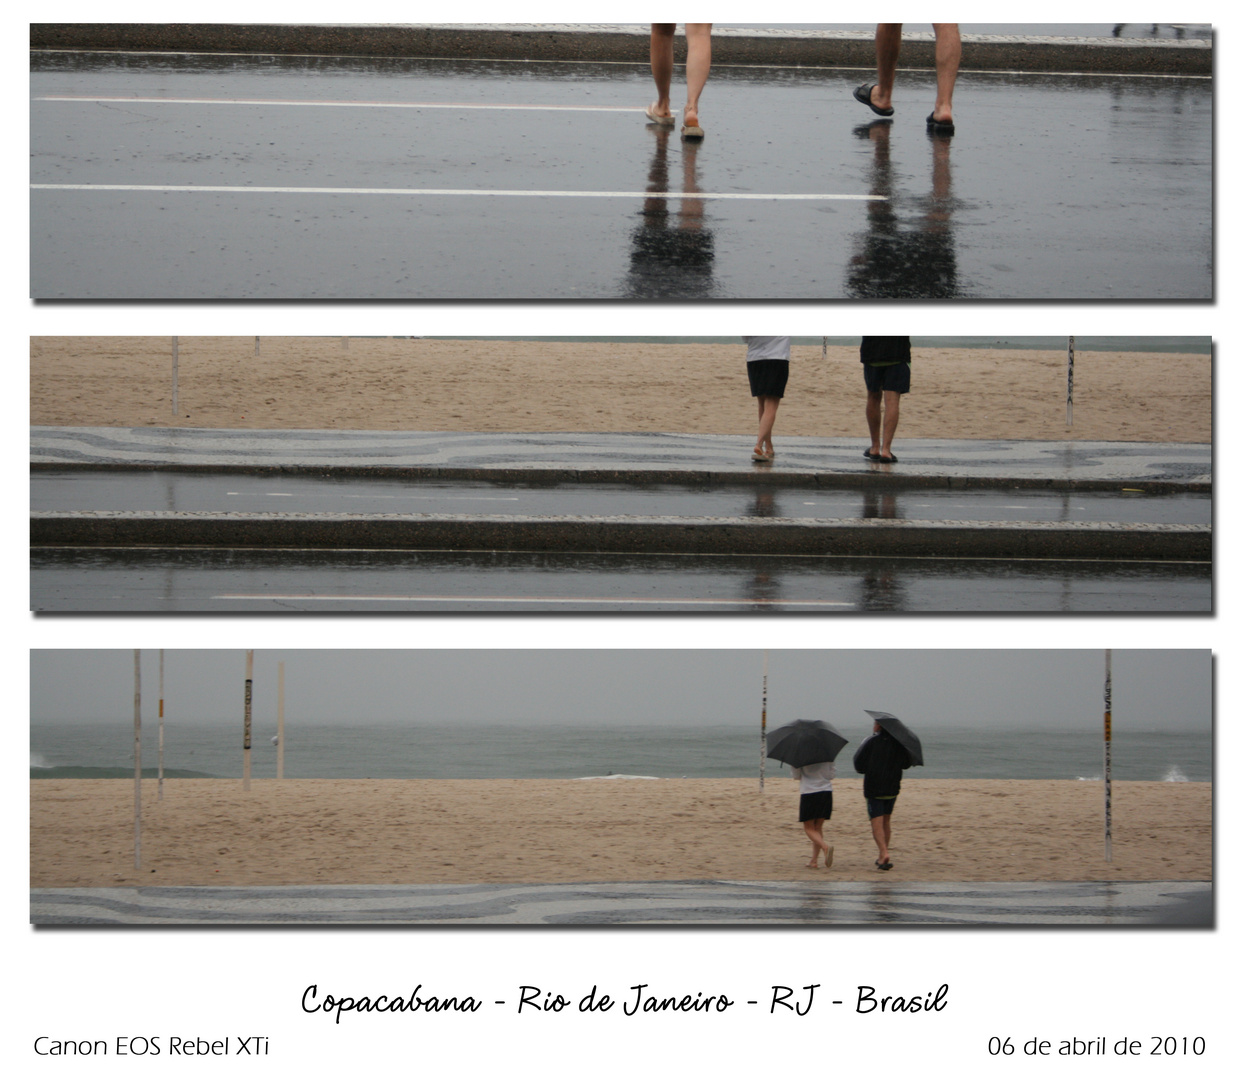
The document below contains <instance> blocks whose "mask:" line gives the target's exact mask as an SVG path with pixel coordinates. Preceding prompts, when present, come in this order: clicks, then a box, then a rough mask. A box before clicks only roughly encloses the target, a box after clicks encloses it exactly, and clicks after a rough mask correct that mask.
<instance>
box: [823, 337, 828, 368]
mask: <svg viewBox="0 0 1248 1080" xmlns="http://www.w3.org/2000/svg"><path fill="white" fill-rule="evenodd" d="M823 362H824V363H825V364H826V363H827V362H828V339H827V338H826V337H825V338H824V339H823Z"/></svg>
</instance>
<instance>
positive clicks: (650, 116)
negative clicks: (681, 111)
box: [646, 105, 676, 127]
mask: <svg viewBox="0 0 1248 1080" xmlns="http://www.w3.org/2000/svg"><path fill="white" fill-rule="evenodd" d="M646 119H647V120H649V121H650V123H652V124H658V125H659V126H660V127H675V126H676V117H674V116H673V115H672V114H671V113H668V114H667V115H666V116H664V115H663V114H662V113H657V112H655V111H654V106H653V105H647V106H646Z"/></svg>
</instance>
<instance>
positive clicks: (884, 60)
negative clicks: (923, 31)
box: [871, 23, 901, 109]
mask: <svg viewBox="0 0 1248 1080" xmlns="http://www.w3.org/2000/svg"><path fill="white" fill-rule="evenodd" d="M900 56H901V23H877V24H876V27H875V80H876V85H875V89H874V90H872V91H871V101H872V103H873V104H875V105H878V106H879V107H880V108H881V109H889V108H892V105H893V80H894V79H895V78H896V77H897V60H898V58H899V57H900Z"/></svg>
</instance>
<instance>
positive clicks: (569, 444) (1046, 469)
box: [30, 427, 1212, 487]
mask: <svg viewBox="0 0 1248 1080" xmlns="http://www.w3.org/2000/svg"><path fill="white" fill-rule="evenodd" d="M30 438H31V443H30V451H31V462H32V464H34V465H36V466H38V465H46V466H59V467H66V466H92V467H97V468H108V467H121V468H126V467H129V468H143V467H146V468H197V469H213V468H220V469H255V470H258V471H259V470H269V469H273V470H298V469H343V470H355V471H364V472H367V471H378V472H384V471H388V470H419V471H432V470H439V469H443V470H456V471H479V472H481V473H482V474H489V473H509V474H515V473H523V472H533V473H539V474H542V475H543V476H544V477H545V478H547V479H556V478H562V477H566V478H567V479H575V478H576V477H577V476H578V475H581V474H604V473H620V472H623V473H636V474H639V475H646V476H649V477H651V478H653V479H655V480H658V479H668V478H670V479H672V480H675V481H679V480H680V479H681V478H690V479H692V478H696V477H698V476H704V475H707V474H713V475H716V476H727V477H732V476H739V477H741V478H742V479H745V478H747V477H748V478H751V479H756V478H757V477H758V476H759V473H760V470H759V469H758V468H757V467H755V466H753V465H752V464H751V463H750V462H749V460H748V453H749V446H748V443H749V439H748V437H743V436H730V435H683V434H631V433H630V434H598V433H595V434H565V433H556V434H481V433H471V434H454V433H447V432H412V433H409V432H368V431H250V430H207V429H185V428H52V427H35V428H32V429H31V436H30ZM862 448H863V440H862V439H820V438H812V437H801V436H793V437H789V438H786V439H783V440H782V441H781V445H780V450H779V454H778V458H777V461H776V462H775V463H773V464H772V466H771V467H770V468H768V469H767V470H766V473H767V476H768V477H769V478H770V479H771V480H773V481H775V482H783V480H784V478H786V477H790V478H810V477H817V476H820V475H826V474H829V473H836V474H848V473H852V474H857V475H862V474H863V473H864V472H867V473H870V468H871V467H870V465H869V463H866V462H864V460H863V458H862ZM898 455H899V457H900V458H901V461H900V463H899V464H898V465H896V466H891V467H888V468H887V471H886V473H885V472H884V470H883V469H881V470H880V471H881V473H884V474H885V475H888V476H889V477H890V478H895V479H897V480H901V481H904V480H905V479H907V478H911V479H919V478H926V479H932V478H943V479H953V480H956V479H963V480H976V481H989V480H994V479H997V480H1002V481H1006V482H1009V481H1014V482H1054V483H1059V484H1079V483H1096V482H1130V481H1137V482H1154V483H1158V482H1160V483H1170V484H1175V485H1178V486H1190V487H1202V486H1203V487H1207V486H1208V485H1209V484H1210V483H1211V480H1212V454H1211V448H1210V447H1209V445H1207V444H1189V443H1128V442H1121V443H1118V442H1007V441H990V440H939V439H913V440H905V441H904V442H903V443H900V444H899V445H898Z"/></svg>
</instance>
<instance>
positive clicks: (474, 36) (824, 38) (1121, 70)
mask: <svg viewBox="0 0 1248 1080" xmlns="http://www.w3.org/2000/svg"><path fill="white" fill-rule="evenodd" d="M1021 25H1025V24H1021ZM905 42H906V44H905V46H904V51H903V54H902V64H903V67H905V68H909V69H932V68H934V66H935V60H934V53H935V48H934V44H933V41H932V35H931V34H930V33H925V34H907V35H906V37H905ZM30 47H31V48H32V49H39V50H58V49H66V50H84V49H86V50H104V51H120V50H126V51H151V52H229V53H263V54H266V55H274V54H277V55H282V54H285V55H295V54H302V55H318V56H377V57H404V58H436V59H455V60H534V61H583V62H598V63H601V62H616V63H634V64H643V65H644V64H648V63H649V38H648V34H647V31H646V30H645V28H644V27H641V26H622V25H614V26H613V25H606V24H595V25H592V26H583V25H579V24H531V23H516V24H511V25H484V24H482V25H462V24H461V25H447V24H438V25H324V26H321V25H294V24H274V23H269V24H264V23H258V24H254V25H230V24H226V23H32V24H31V27H30ZM714 49H715V63H716V64H717V65H721V66H723V65H733V64H743V65H769V66H776V65H779V66H810V67H849V68H861V69H866V70H873V69H874V67H875V51H874V44H873V42H872V37H871V34H870V33H869V32H868V31H860V32H848V31H798V30H788V31H786V30H785V29H783V28H777V29H776V30H774V31H771V32H765V33H760V32H757V31H747V30H717V31H716V32H715V35H714ZM677 50H678V53H677V60H678V62H679V61H682V60H683V50H684V41H683V38H680V37H678V39H677ZM962 70H963V71H1031V72H1081V73H1095V74H1138V75H1199V76H1210V75H1212V74H1213V46H1212V43H1211V42H1209V41H1151V40H1142V39H1133V38H1109V39H1100V38H1055V37H1026V36H1021V35H1020V36H1018V37H1005V36H999V35H965V36H964V37H963V41H962Z"/></svg>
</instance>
